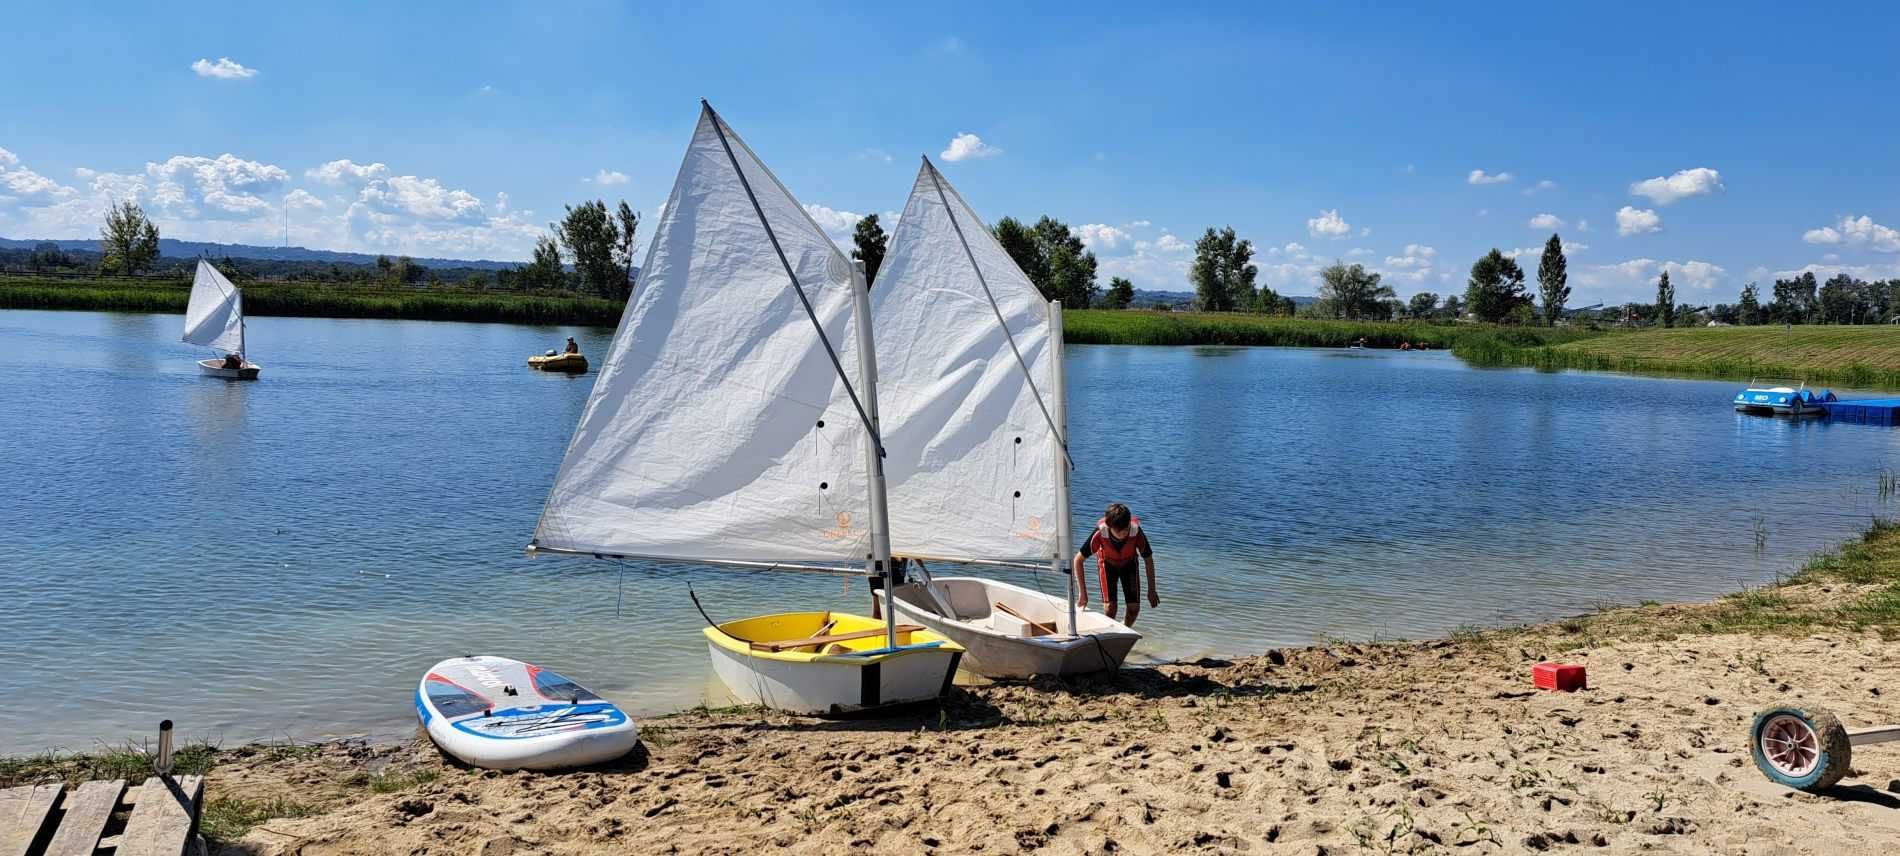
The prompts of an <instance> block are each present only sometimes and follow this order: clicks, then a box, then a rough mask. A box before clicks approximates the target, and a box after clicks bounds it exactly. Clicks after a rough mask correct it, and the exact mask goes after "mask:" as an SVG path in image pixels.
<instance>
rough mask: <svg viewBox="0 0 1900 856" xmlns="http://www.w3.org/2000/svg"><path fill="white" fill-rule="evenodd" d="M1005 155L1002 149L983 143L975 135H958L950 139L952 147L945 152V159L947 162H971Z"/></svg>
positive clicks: (980, 138) (981, 139)
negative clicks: (974, 159) (971, 160)
mask: <svg viewBox="0 0 1900 856" xmlns="http://www.w3.org/2000/svg"><path fill="white" fill-rule="evenodd" d="M1002 153H1003V150H1002V149H999V148H997V147H995V146H992V145H990V144H989V143H986V142H983V138H982V137H979V136H977V135H975V134H958V135H956V136H955V137H952V138H951V139H950V145H949V146H948V147H946V148H945V149H944V150H943V159H944V160H947V161H960V160H970V159H972V158H988V157H995V156H997V155H1000V154H1002Z"/></svg>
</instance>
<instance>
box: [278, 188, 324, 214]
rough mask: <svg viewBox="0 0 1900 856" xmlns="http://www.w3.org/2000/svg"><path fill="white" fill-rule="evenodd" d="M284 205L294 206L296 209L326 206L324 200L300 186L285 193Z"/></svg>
mask: <svg viewBox="0 0 1900 856" xmlns="http://www.w3.org/2000/svg"><path fill="white" fill-rule="evenodd" d="M284 207H286V208H292V209H295V208H315V209H321V208H324V207H325V205H324V203H323V200H321V199H318V198H317V197H316V196H315V195H314V194H312V193H311V192H310V191H308V190H305V189H303V188H301V187H299V188H297V189H295V190H292V191H290V192H289V193H287V194H284Z"/></svg>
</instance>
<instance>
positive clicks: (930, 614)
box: [871, 158, 1141, 678]
mask: <svg viewBox="0 0 1900 856" xmlns="http://www.w3.org/2000/svg"><path fill="white" fill-rule="evenodd" d="M871 300H872V305H873V308H872V317H873V318H874V319H875V321H876V325H875V328H876V331H877V357H878V389H879V392H880V394H881V396H882V398H881V403H882V407H883V410H882V418H881V420H880V425H881V426H882V428H883V437H884V448H885V452H886V459H885V466H886V470H887V473H888V475H889V480H890V507H891V540H892V549H893V550H894V551H895V552H896V553H897V554H898V555H900V556H904V557H908V558H915V559H920V560H923V561H924V562H925V563H930V562H932V561H946V562H952V563H961V564H975V565H989V566H995V567H1016V568H1033V569H1042V568H1048V569H1052V570H1054V571H1055V572H1056V573H1057V574H1060V575H1061V576H1060V577H1059V579H1061V580H1062V585H1063V586H1064V587H1065V588H1066V589H1067V592H1066V593H1065V595H1064V596H1061V597H1058V596H1055V595H1051V594H1047V593H1044V592H1041V591H1032V590H1030V589H1027V588H1023V587H1020V586H1015V585H1010V584H1007V583H1001V582H996V581H994V580H986V579H980V578H975V577H945V578H938V579H934V580H933V579H931V578H930V576H929V575H928V573H927V572H926V573H925V574H923V576H922V578H921V579H920V580H918V581H915V582H910V583H906V584H904V585H901V586H898V587H897V588H896V590H895V591H896V601H897V608H896V614H897V616H898V618H899V619H900V620H902V621H905V622H909V623H914V624H918V625H921V626H923V627H927V628H929V629H930V630H933V631H936V632H937V633H940V634H943V635H944V636H946V637H949V638H950V639H952V640H954V641H956V642H957V643H958V644H961V645H963V646H964V647H965V648H968V649H969V653H968V654H967V655H966V657H965V662H964V668H965V669H968V670H970V671H973V672H976V673H977V674H981V675H985V676H988V677H998V678H1003V677H1007V678H1023V677H1030V676H1034V675H1067V674H1077V673H1085V672H1096V671H1103V670H1112V669H1116V668H1119V667H1120V666H1121V664H1122V660H1123V659H1124V658H1126V657H1127V656H1128V652H1129V649H1131V648H1133V647H1134V645H1135V643H1136V642H1137V641H1139V640H1140V639H1141V634H1139V633H1136V632H1135V631H1134V630H1133V629H1131V628H1129V627H1128V626H1127V625H1125V624H1122V623H1121V622H1119V621H1116V620H1114V619H1112V618H1109V617H1108V616H1106V615H1103V614H1101V613H1094V612H1087V611H1079V610H1077V609H1076V608H1075V605H1074V599H1073V598H1074V581H1072V580H1070V579H1069V557H1070V556H1071V555H1072V554H1073V552H1074V551H1073V548H1072V546H1071V544H1070V540H1069V539H1070V535H1069V466H1070V462H1069V458H1068V454H1067V439H1066V438H1067V425H1066V421H1065V420H1066V413H1065V411H1066V407H1065V403H1064V402H1065V399H1064V395H1065V389H1064V382H1063V376H1062V305H1061V303H1060V302H1050V301H1045V300H1044V299H1043V296H1042V293H1041V292H1040V291H1039V290H1037V288H1036V286H1035V285H1034V284H1033V283H1031V282H1030V281H1029V277H1028V276H1026V275H1024V274H1023V272H1022V269H1021V268H1019V267H1017V265H1016V262H1015V261H1014V260H1012V259H1011V258H1010V257H1009V253H1008V252H1006V251H1005V250H1004V249H1003V247H1002V245H1001V244H998V243H997V242H996V239H995V238H994V237H993V236H991V235H990V232H989V230H988V229H987V228H985V227H984V225H983V220H982V219H981V218H979V217H977V215H976V212H974V211H973V210H971V208H970V206H969V204H968V203H966V202H964V200H963V197H961V196H959V195H958V194H957V192H956V189H955V188H953V187H951V186H950V183H949V182H948V181H946V180H945V179H944V178H943V175H942V174H941V173H939V172H938V171H937V168H936V166H935V165H933V164H932V163H931V162H930V159H929V158H925V159H924V162H923V166H922V167H921V168H920V169H919V170H918V172H917V181H916V182H915V183H914V184H913V185H912V187H911V193H910V199H909V201H907V202H906V203H905V205H904V213H903V216H902V217H901V218H899V219H898V221H897V229H896V232H895V233H894V234H893V235H892V238H891V248H890V252H889V254H888V255H886V256H885V258H884V263H883V265H882V267H881V268H880V269H879V270H878V277H877V282H876V283H875V288H874V289H873V290H872V294H871ZM880 596H882V595H881V594H880Z"/></svg>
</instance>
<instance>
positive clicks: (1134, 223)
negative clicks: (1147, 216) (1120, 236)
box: [1122, 220, 1154, 229]
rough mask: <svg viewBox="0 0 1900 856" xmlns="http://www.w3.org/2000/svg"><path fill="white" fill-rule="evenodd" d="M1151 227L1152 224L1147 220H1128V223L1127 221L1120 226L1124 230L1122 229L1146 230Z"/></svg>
mask: <svg viewBox="0 0 1900 856" xmlns="http://www.w3.org/2000/svg"><path fill="white" fill-rule="evenodd" d="M1152 225H1154V224H1152V223H1150V222H1148V221H1147V220H1130V221H1128V222H1127V223H1123V224H1122V228H1124V229H1146V228H1148V227H1149V226H1152Z"/></svg>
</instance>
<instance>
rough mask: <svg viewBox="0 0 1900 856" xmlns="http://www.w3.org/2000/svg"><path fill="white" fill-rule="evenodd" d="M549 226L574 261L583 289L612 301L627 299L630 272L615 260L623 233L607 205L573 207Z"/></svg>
mask: <svg viewBox="0 0 1900 856" xmlns="http://www.w3.org/2000/svg"><path fill="white" fill-rule="evenodd" d="M549 226H550V228H552V229H553V230H554V234H555V236H556V237H558V238H559V239H560V241H561V246H562V247H563V248H565V249H566V250H567V255H568V258H571V259H573V260H574V273H575V274H576V276H578V277H579V279H580V286H581V288H582V289H583V290H586V291H591V292H593V293H595V294H598V295H600V296H601V297H608V298H621V297H625V296H626V292H627V269H626V268H625V267H624V266H622V265H620V264H618V263H616V260H615V258H614V250H615V247H616V246H617V245H618V244H619V243H620V240H619V239H620V230H619V228H618V227H617V226H616V225H615V224H614V221H613V218H612V217H609V216H608V215H607V204H606V203H604V202H601V201H600V200H598V199H596V200H594V201H592V202H582V203H581V204H580V205H578V206H574V205H569V206H567V216H566V217H563V218H561V222H559V223H552V224H549Z"/></svg>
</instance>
